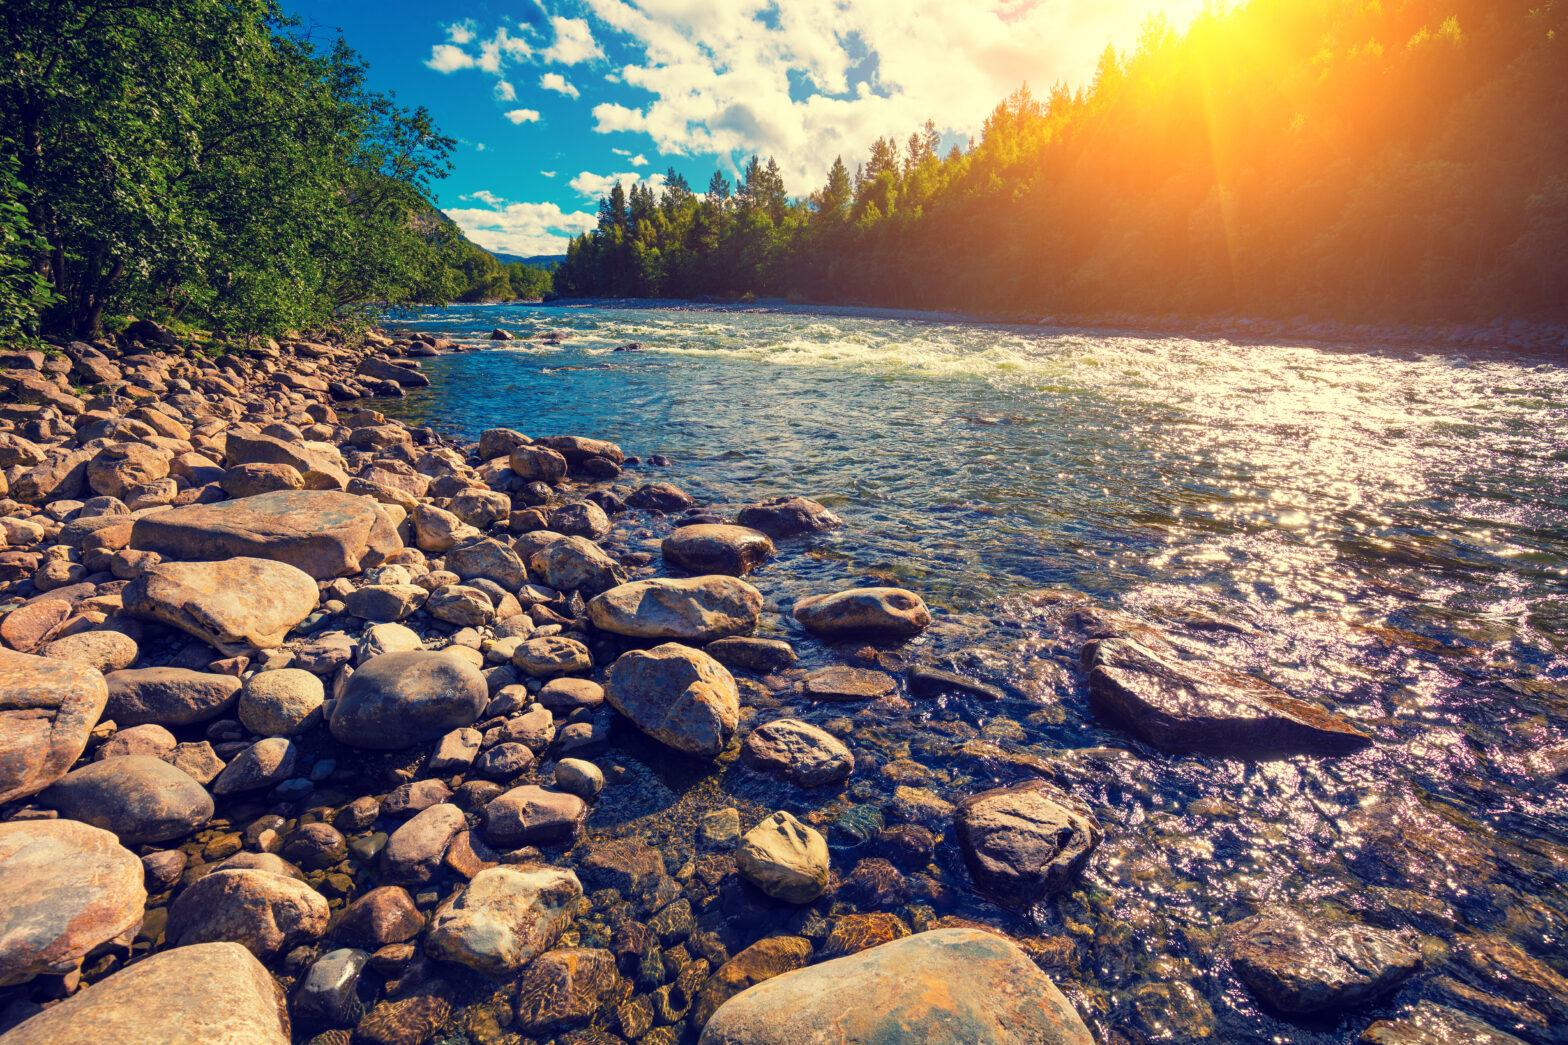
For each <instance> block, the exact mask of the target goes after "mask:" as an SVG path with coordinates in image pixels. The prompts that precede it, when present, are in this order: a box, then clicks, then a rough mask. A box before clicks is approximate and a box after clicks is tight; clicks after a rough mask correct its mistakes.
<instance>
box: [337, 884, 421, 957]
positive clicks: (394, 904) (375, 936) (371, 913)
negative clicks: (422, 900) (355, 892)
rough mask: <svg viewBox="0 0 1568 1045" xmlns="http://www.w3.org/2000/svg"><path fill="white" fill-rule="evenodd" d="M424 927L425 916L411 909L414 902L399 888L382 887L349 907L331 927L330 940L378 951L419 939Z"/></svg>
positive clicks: (405, 891)
mask: <svg viewBox="0 0 1568 1045" xmlns="http://www.w3.org/2000/svg"><path fill="white" fill-rule="evenodd" d="M424 927H425V916H424V915H422V914H420V913H419V908H417V907H415V906H414V898H413V897H412V896H409V895H408V890H407V889H404V888H403V887H402V886H400V885H383V886H378V887H377V888H375V889H372V890H370V891H369V892H368V893H365V894H364V895H363V896H360V897H359V898H357V899H356V900H355V901H354V902H353V903H351V904H349V905H348V907H346V908H345V909H344V911H343V916H342V917H341V918H339V919H338V921H337V923H336V924H335V925H334V926H333V927H332V937H333V939H335V940H339V941H341V942H343V943H346V944H350V945H352V946H358V947H363V948H365V949H366V950H371V951H375V950H380V949H381V948H382V947H385V946H386V945H387V944H392V943H403V942H405V941H407V940H412V939H413V938H414V937H416V936H418V935H419V933H420V930H422V929H423V928H424Z"/></svg>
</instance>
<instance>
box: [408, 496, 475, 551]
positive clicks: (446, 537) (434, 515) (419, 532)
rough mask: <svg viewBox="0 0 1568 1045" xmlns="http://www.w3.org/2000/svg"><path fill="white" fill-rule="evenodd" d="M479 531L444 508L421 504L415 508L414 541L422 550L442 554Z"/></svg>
mask: <svg viewBox="0 0 1568 1045" xmlns="http://www.w3.org/2000/svg"><path fill="white" fill-rule="evenodd" d="M477 536H479V531H478V530H476V529H474V528H473V527H472V526H470V525H468V524H467V523H465V522H464V521H463V520H462V519H459V518H458V517H457V516H456V515H453V514H452V513H451V512H449V511H447V510H446V509H444V508H437V507H436V506H435V505H433V504H421V505H420V506H419V507H417V508H415V509H414V543H415V544H416V545H417V546H418V547H419V550H420V551H422V552H429V553H432V554H440V553H441V552H444V551H447V550H448V549H450V548H451V547H453V546H454V545H456V544H457V543H458V542H459V541H466V540H469V539H471V538H474V537H477Z"/></svg>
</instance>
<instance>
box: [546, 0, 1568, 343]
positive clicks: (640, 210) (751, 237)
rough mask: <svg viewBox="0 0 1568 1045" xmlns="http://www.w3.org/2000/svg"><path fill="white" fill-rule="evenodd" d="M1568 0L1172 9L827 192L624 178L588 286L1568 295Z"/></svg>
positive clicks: (575, 288) (1176, 308)
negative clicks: (975, 121) (1078, 66)
mask: <svg viewBox="0 0 1568 1045" xmlns="http://www.w3.org/2000/svg"><path fill="white" fill-rule="evenodd" d="M1565 46H1568V6H1565V5H1563V4H1561V3H1553V2H1545V3H1541V2H1539V0H1537V2H1535V3H1525V2H1518V0H1502V2H1491V0H1381V2H1379V0H1251V2H1250V3H1247V4H1245V5H1238V6H1235V7H1227V6H1225V5H1224V4H1222V3H1219V2H1215V3H1212V4H1210V5H1209V6H1208V7H1207V8H1206V9H1204V11H1203V12H1202V13H1201V14H1200V15H1198V16H1197V17H1196V18H1195V19H1194V20H1193V22H1192V23H1191V24H1190V26H1189V27H1188V28H1187V29H1186V30H1185V32H1182V33H1177V32H1175V31H1174V30H1173V28H1172V26H1171V25H1170V23H1169V22H1168V21H1167V20H1165V19H1164V18H1162V17H1158V16H1156V17H1152V18H1150V19H1149V20H1148V21H1147V22H1146V23H1145V24H1144V26H1143V29H1142V32H1141V34H1140V37H1139V39H1138V42H1137V45H1136V47H1135V48H1133V49H1132V50H1131V51H1130V52H1129V53H1118V52H1117V51H1116V50H1115V49H1114V48H1107V49H1106V51H1105V52H1104V53H1103V55H1102V56H1101V58H1100V60H1099V64H1098V67H1097V69H1096V71H1095V74H1094V77H1093V80H1092V82H1091V83H1089V84H1086V85H1083V86H1081V87H1079V88H1078V89H1076V90H1073V89H1071V88H1070V87H1069V86H1068V85H1066V84H1060V83H1059V84H1057V85H1056V86H1054V87H1052V88H1051V89H1050V90H1049V91H1048V92H1046V93H1045V94H1044V95H1043V96H1042V95H1036V94H1035V93H1034V92H1032V91H1031V90H1030V89H1029V88H1028V87H1027V86H1024V87H1021V88H1020V89H1019V90H1017V91H1016V92H1015V93H1014V94H1013V95H1012V96H1010V97H1009V98H1007V99H1005V100H1004V101H1002V102H1001V103H1000V104H999V105H997V106H996V108H995V110H994V111H993V112H992V113H991V114H990V116H989V117H988V118H987V119H986V121H985V124H984V127H983V130H982V131H981V132H980V134H979V135H978V136H977V137H975V138H973V139H971V140H970V141H968V142H967V143H965V144H964V145H963V146H954V147H952V148H950V149H948V150H947V151H946V152H943V150H942V138H941V135H940V134H939V133H938V130H937V128H936V127H934V126H932V125H930V124H927V126H925V127H924V128H919V129H917V130H915V131H914V133H912V134H910V135H909V137H908V139H907V140H905V141H903V142H902V143H901V142H900V141H899V140H898V139H897V138H896V137H888V138H883V139H880V140H878V141H876V142H874V143H872V145H871V147H870V150H869V154H868V155H867V156H866V157H864V158H863V159H862V160H861V161H860V162H858V163H856V165H855V168H854V170H853V172H851V170H850V169H849V167H848V166H846V164H845V163H844V162H843V159H842V158H840V159H839V160H838V161H836V162H835V163H834V164H833V165H832V168H831V169H830V170H829V171H828V172H827V174H826V178H825V180H824V183H823V185H822V187H821V188H820V189H818V190H817V191H815V192H812V193H811V194H810V195H809V197H806V198H795V197H791V196H790V195H789V194H787V193H786V191H785V188H784V185H783V182H782V179H781V178H780V175H779V168H778V165H777V164H776V163H775V162H774V161H773V160H771V159H769V160H760V159H759V158H757V157H753V158H752V159H751V160H750V162H749V163H747V164H745V165H744V167H743V168H742V169H741V170H740V171H739V176H738V178H737V179H736V181H735V184H734V185H733V186H732V185H731V183H730V181H729V179H727V178H726V177H725V175H724V174H723V173H722V172H715V173H714V175H713V177H712V179H711V180H710V181H709V183H708V185H707V186H706V187H705V189H704V190H703V191H700V192H699V191H696V189H694V187H693V186H691V185H689V184H688V183H687V182H686V181H685V180H684V179H683V178H681V177H680V176H678V175H677V174H676V173H675V172H674V171H673V170H672V171H671V172H670V174H669V175H668V176H667V182H666V184H665V185H664V186H663V188H662V190H661V191H660V192H659V193H657V194H655V193H654V192H653V190H651V189H649V188H647V187H646V186H645V185H641V184H640V185H635V186H633V187H632V190H631V191H630V193H627V192H625V191H624V190H623V189H622V187H621V186H619V185H617V186H616V187H615V188H614V189H613V190H612V192H611V193H610V194H609V195H608V196H606V197H605V198H604V199H603V200H602V201H601V203H600V206H599V220H598V227H597V229H595V230H594V231H591V232H589V233H586V234H584V235H583V236H581V237H579V238H578V239H576V240H574V241H573V243H572V244H571V247H570V252H569V255H568V259H567V261H566V262H565V263H564V264H563V265H562V266H561V267H560V269H559V270H558V271H557V273H556V281H555V282H556V290H557V292H558V293H561V294H566V295H581V296H633V297H639V296H642V297H698V296H706V295H713V296H719V297H724V298H740V297H745V296H747V295H756V296H770V297H787V298H789V299H791V300H795V301H812V302H844V303H861V304H876V305H886V306H900V307H922V308H959V309H968V310H986V311H999V312H1003V311H1010V312H1020V311H1021V312H1031V313H1036V314H1050V313H1055V312H1064V313H1093V312H1101V311H1109V310H1117V311H1123V310H1125V311H1136V312H1140V313H1144V314H1159V313H1178V314H1208V313H1220V312H1227V311H1238V312H1242V313H1245V314H1251V315H1275V316H1281V317H1292V316H1297V315H1303V314H1306V315H1313V316H1323V317H1333V318H1362V319H1369V318H1370V319H1432V318H1464V317H1482V316H1498V315H1508V316H1551V317H1560V316H1563V315H1564V314H1568V265H1564V264H1563V261H1564V244H1565V243H1568V54H1565V50H1564V48H1565Z"/></svg>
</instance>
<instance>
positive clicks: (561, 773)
mask: <svg viewBox="0 0 1568 1045" xmlns="http://www.w3.org/2000/svg"><path fill="white" fill-rule="evenodd" d="M555 786H556V787H557V788H559V789H560V790H562V791H565V792H566V793H567V794H571V795H576V796H577V797H578V798H581V799H582V800H583V801H585V802H592V801H593V800H594V799H595V798H597V797H598V795H599V792H600V791H603V790H604V774H603V773H602V772H600V770H599V767H598V766H596V765H594V764H593V763H592V762H585V761H583V760H582V759H580V758H563V759H561V760H560V761H559V762H557V763H556V764H555Z"/></svg>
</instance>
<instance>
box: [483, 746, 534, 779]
mask: <svg viewBox="0 0 1568 1045" xmlns="http://www.w3.org/2000/svg"><path fill="white" fill-rule="evenodd" d="M533 764H534V753H533V751H532V750H531V749H530V748H529V747H528V745H526V744H516V743H504V744H496V745H495V746H494V747H491V748H488V749H486V750H484V751H482V752H480V753H479V757H478V758H476V759H474V774H475V775H476V776H480V777H484V778H485V779H487V780H510V779H512V778H513V777H515V776H518V775H520V774H522V773H523V772H525V771H527V769H528V767H529V766H531V765H533Z"/></svg>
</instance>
